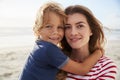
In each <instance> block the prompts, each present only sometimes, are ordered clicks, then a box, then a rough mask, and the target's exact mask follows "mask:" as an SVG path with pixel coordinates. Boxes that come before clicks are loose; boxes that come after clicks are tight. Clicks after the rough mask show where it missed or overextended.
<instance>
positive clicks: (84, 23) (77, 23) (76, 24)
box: [75, 21, 85, 25]
mask: <svg viewBox="0 0 120 80" xmlns="http://www.w3.org/2000/svg"><path fill="white" fill-rule="evenodd" d="M81 23H84V24H85V22H83V21H79V22H77V23H75V24H76V25H77V24H81Z"/></svg>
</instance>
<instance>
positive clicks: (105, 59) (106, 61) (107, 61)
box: [97, 56, 117, 68]
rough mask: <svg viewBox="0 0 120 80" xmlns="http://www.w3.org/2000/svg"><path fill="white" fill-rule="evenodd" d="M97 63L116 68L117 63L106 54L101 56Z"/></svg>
mask: <svg viewBox="0 0 120 80" xmlns="http://www.w3.org/2000/svg"><path fill="white" fill-rule="evenodd" d="M97 65H102V67H109V68H112V67H114V68H117V65H116V64H115V62H114V61H113V60H112V59H111V58H109V57H107V56H103V57H101V58H100V59H99V61H98V63H97Z"/></svg>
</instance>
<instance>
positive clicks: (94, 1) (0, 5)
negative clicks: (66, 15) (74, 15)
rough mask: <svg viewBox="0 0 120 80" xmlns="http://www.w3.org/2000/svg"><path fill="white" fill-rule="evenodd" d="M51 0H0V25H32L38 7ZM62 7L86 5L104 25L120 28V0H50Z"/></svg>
mask: <svg viewBox="0 0 120 80" xmlns="http://www.w3.org/2000/svg"><path fill="white" fill-rule="evenodd" d="M47 1H51V0H0V27H32V26H33V24H34V21H35V16H36V12H37V10H38V9H39V7H40V6H41V5H42V4H44V3H45V2H47ZM52 1H55V2H58V3H60V4H61V5H62V6H63V7H64V8H66V7H67V6H69V5H76V4H77V5H78V4H79V5H83V6H86V7H88V8H89V9H90V10H91V11H92V12H93V14H94V15H95V16H96V18H97V19H98V20H100V21H101V22H102V23H103V25H104V26H106V27H108V28H111V29H120V0H52Z"/></svg>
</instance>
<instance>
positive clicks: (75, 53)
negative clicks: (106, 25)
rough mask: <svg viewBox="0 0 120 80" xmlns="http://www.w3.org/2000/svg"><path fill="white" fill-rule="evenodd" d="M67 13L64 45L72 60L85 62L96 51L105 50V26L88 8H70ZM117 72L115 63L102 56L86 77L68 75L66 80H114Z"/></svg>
mask: <svg viewBox="0 0 120 80" xmlns="http://www.w3.org/2000/svg"><path fill="white" fill-rule="evenodd" d="M65 13H66V15H67V16H68V18H67V23H66V25H65V38H64V39H63V42H62V43H63V44H62V45H63V47H64V50H65V51H66V52H67V53H66V54H67V55H68V56H69V57H70V58H71V59H73V60H75V61H77V62H83V61H84V60H85V59H86V58H87V57H88V56H90V55H91V54H92V53H93V52H94V51H95V50H96V49H98V48H101V49H102V50H104V49H103V43H104V33H103V31H102V28H103V26H102V24H101V23H100V21H98V20H97V19H96V18H95V16H94V15H93V14H92V12H91V11H90V10H89V9H88V8H86V7H84V6H80V5H75V6H69V7H67V8H66V9H65ZM68 44H69V45H68ZM69 53H70V54H69ZM116 71H117V69H116V65H115V64H114V62H113V61H112V60H111V59H109V58H108V57H105V56H102V57H101V58H100V59H99V61H98V62H97V64H96V65H94V67H93V68H92V69H91V70H90V71H89V72H88V73H87V74H86V75H83V76H80V75H75V74H71V73H68V74H67V78H66V80H114V79H115V76H116Z"/></svg>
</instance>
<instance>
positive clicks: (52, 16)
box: [44, 12, 63, 23]
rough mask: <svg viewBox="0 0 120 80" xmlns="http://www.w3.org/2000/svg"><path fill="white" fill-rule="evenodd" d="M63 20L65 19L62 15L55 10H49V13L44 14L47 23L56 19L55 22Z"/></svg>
mask: <svg viewBox="0 0 120 80" xmlns="http://www.w3.org/2000/svg"><path fill="white" fill-rule="evenodd" d="M62 20H63V19H62V17H61V16H60V15H59V14H57V13H55V12H48V13H45V15H44V21H45V22H46V23H48V22H51V21H54V22H56V21H59V22H60V23H62Z"/></svg>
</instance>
